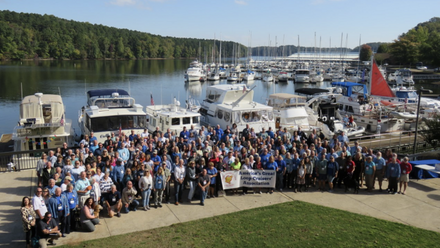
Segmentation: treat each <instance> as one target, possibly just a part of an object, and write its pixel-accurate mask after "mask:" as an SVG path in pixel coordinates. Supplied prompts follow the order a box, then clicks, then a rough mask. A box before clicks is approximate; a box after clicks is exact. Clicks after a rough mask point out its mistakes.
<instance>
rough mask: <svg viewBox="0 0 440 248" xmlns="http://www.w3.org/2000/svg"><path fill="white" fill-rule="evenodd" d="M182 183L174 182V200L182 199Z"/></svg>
mask: <svg viewBox="0 0 440 248" xmlns="http://www.w3.org/2000/svg"><path fill="white" fill-rule="evenodd" d="M183 188H184V184H183V183H179V182H177V181H176V182H174V191H175V193H176V195H175V197H176V202H179V200H180V201H182V193H183Z"/></svg>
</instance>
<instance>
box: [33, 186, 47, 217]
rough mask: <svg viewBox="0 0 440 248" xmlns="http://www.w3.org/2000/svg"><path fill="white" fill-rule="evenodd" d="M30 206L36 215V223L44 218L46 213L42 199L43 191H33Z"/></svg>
mask: <svg viewBox="0 0 440 248" xmlns="http://www.w3.org/2000/svg"><path fill="white" fill-rule="evenodd" d="M32 205H33V207H34V211H35V213H36V218H37V222H38V221H39V220H42V219H43V218H44V215H45V214H46V212H47V206H46V202H45V201H44V198H43V189H42V188H40V187H38V188H37V189H36V190H35V195H34V198H33V199H32Z"/></svg>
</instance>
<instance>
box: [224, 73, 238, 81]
mask: <svg viewBox="0 0 440 248" xmlns="http://www.w3.org/2000/svg"><path fill="white" fill-rule="evenodd" d="M226 80H228V81H229V82H235V81H238V73H237V72H234V71H233V72H230V73H229V76H228V78H227V79H226Z"/></svg>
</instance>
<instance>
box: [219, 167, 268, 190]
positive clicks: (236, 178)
mask: <svg viewBox="0 0 440 248" xmlns="http://www.w3.org/2000/svg"><path fill="white" fill-rule="evenodd" d="M220 176H221V180H222V185H223V189H236V188H240V187H247V188H275V180H276V172H275V171H272V170H269V171H268V170H240V171H225V172H220Z"/></svg>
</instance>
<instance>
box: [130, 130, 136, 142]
mask: <svg viewBox="0 0 440 248" xmlns="http://www.w3.org/2000/svg"><path fill="white" fill-rule="evenodd" d="M134 139H137V135H136V134H134V130H131V134H130V135H129V136H128V140H130V141H133V140H134Z"/></svg>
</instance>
